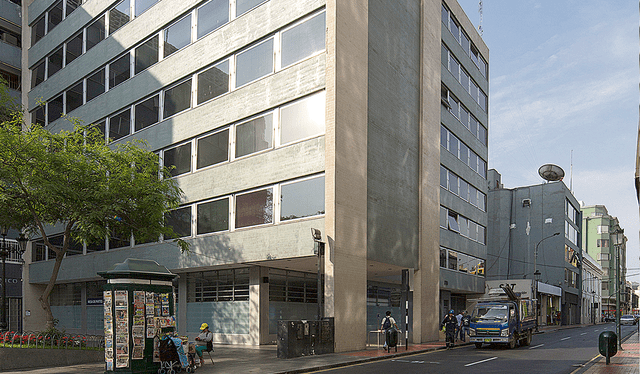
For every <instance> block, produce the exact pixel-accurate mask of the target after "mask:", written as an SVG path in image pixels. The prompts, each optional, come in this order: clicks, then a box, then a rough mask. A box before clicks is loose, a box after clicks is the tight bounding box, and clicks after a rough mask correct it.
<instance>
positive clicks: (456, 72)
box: [449, 57, 460, 80]
mask: <svg viewBox="0 0 640 374" xmlns="http://www.w3.org/2000/svg"><path fill="white" fill-rule="evenodd" d="M449 71H450V72H451V74H452V75H453V76H454V77H455V78H456V80H460V63H459V62H458V61H457V60H456V59H455V58H453V57H451V58H450V59H449Z"/></svg>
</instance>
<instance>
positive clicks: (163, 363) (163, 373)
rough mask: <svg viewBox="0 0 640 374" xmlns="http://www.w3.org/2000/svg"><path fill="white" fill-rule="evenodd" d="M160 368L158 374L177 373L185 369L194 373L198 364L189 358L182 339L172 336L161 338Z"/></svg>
mask: <svg viewBox="0 0 640 374" xmlns="http://www.w3.org/2000/svg"><path fill="white" fill-rule="evenodd" d="M159 350H160V369H158V374H176V373H179V372H180V371H181V370H182V369H184V370H185V371H186V372H187V373H194V372H195V371H196V366H195V365H194V364H193V360H189V359H188V358H187V355H186V354H185V353H184V349H183V348H182V340H180V338H176V337H172V336H168V335H166V336H164V337H163V338H162V339H160V347H159Z"/></svg>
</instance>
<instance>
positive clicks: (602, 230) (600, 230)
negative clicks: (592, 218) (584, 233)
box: [596, 226, 609, 234]
mask: <svg viewBox="0 0 640 374" xmlns="http://www.w3.org/2000/svg"><path fill="white" fill-rule="evenodd" d="M596 230H597V232H598V234H608V233H609V226H598V227H596Z"/></svg>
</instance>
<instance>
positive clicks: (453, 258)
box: [449, 251, 458, 270]
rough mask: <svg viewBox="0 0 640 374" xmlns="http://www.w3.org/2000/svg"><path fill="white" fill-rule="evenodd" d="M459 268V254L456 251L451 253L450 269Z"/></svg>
mask: <svg viewBox="0 0 640 374" xmlns="http://www.w3.org/2000/svg"><path fill="white" fill-rule="evenodd" d="M457 268H458V254H457V253H455V252H454V251H449V269H451V270H456V269H457Z"/></svg>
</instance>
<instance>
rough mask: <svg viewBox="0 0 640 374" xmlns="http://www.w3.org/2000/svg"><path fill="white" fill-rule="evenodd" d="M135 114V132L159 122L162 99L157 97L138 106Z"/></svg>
mask: <svg viewBox="0 0 640 374" xmlns="http://www.w3.org/2000/svg"><path fill="white" fill-rule="evenodd" d="M134 114H135V116H134V117H135V131H140V130H142V129H144V128H145V127H147V126H151V125H153V124H154V123H156V122H158V119H159V118H160V97H159V96H158V95H156V96H153V97H150V98H148V99H147V100H145V101H143V102H141V103H139V104H136V106H135V113H134Z"/></svg>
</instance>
